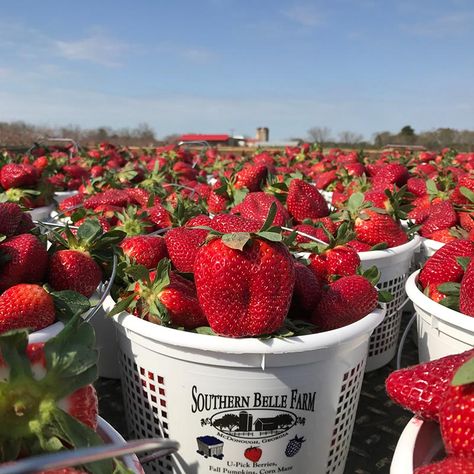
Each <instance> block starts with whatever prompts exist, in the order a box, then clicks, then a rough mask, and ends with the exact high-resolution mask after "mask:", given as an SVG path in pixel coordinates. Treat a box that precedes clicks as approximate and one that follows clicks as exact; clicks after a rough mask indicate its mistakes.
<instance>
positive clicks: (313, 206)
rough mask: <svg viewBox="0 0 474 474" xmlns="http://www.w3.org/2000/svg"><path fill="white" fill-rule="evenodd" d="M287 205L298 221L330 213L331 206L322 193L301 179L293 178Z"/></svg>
mask: <svg viewBox="0 0 474 474" xmlns="http://www.w3.org/2000/svg"><path fill="white" fill-rule="evenodd" d="M286 207H287V209H288V212H289V213H290V214H291V216H292V217H293V218H294V219H295V220H296V221H298V222H302V221H303V220H305V219H318V218H320V217H325V216H327V215H329V208H328V205H327V203H326V201H325V199H324V197H323V196H322V195H321V193H320V192H319V191H318V190H317V189H316V188H315V187H314V186H312V185H311V184H308V183H306V182H305V181H303V180H301V179H293V180H292V181H291V183H290V187H289V189H288V197H287V200H286Z"/></svg>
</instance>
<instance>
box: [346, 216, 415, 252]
mask: <svg viewBox="0 0 474 474" xmlns="http://www.w3.org/2000/svg"><path fill="white" fill-rule="evenodd" d="M354 228H355V233H356V237H357V240H360V241H362V242H365V243H367V244H369V245H377V244H380V243H383V242H385V243H386V244H387V245H388V247H397V246H398V245H402V244H404V243H406V242H408V237H407V235H406V233H405V231H404V230H403V228H402V226H401V225H400V224H399V223H398V222H397V221H395V220H394V219H393V218H392V217H391V216H389V215H388V214H381V213H378V212H375V211H372V210H370V209H365V210H364V211H363V212H362V214H361V216H360V217H358V218H357V219H356V220H355V226H354Z"/></svg>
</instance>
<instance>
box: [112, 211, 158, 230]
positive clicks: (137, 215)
mask: <svg viewBox="0 0 474 474" xmlns="http://www.w3.org/2000/svg"><path fill="white" fill-rule="evenodd" d="M160 207H161V206H160ZM116 217H117V219H118V220H117V229H119V230H121V231H123V232H125V233H126V234H127V236H129V237H130V236H134V235H142V234H147V233H149V232H153V231H154V230H155V225H154V223H153V221H152V218H151V217H150V214H149V212H148V209H145V210H142V209H138V208H136V207H132V206H129V207H127V209H125V210H123V211H122V212H119V213H117V214H116Z"/></svg>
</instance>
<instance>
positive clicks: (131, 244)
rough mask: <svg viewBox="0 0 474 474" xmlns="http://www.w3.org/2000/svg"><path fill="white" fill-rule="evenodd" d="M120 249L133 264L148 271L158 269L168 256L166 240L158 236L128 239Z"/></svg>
mask: <svg viewBox="0 0 474 474" xmlns="http://www.w3.org/2000/svg"><path fill="white" fill-rule="evenodd" d="M120 247H121V248H122V250H123V252H124V254H125V255H127V256H128V257H129V258H130V261H131V262H132V263H134V264H138V265H143V266H145V267H146V268H148V269H152V268H156V266H157V265H158V262H159V261H160V260H161V259H162V258H165V257H167V256H168V253H167V250H166V244H165V240H164V239H163V237H159V236H157V235H156V236H155V235H136V236H133V237H127V238H126V239H124V240H123V241H122V243H121V244H120Z"/></svg>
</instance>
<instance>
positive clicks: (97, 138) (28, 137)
mask: <svg viewBox="0 0 474 474" xmlns="http://www.w3.org/2000/svg"><path fill="white" fill-rule="evenodd" d="M46 137H49V138H52V137H56V138H71V139H73V140H75V141H76V142H77V143H79V144H80V145H83V146H88V145H96V144H98V143H102V142H109V143H113V144H116V145H123V146H132V145H133V146H143V147H145V146H156V145H157V144H159V143H160V141H159V140H157V138H156V137H155V132H154V131H153V129H152V128H151V127H150V126H149V125H148V124H146V123H142V124H139V125H138V126H137V127H135V128H120V129H113V128H111V127H98V128H91V129H83V128H81V127H79V126H77V125H69V126H66V127H45V126H38V125H32V124H28V123H25V122H21V121H18V122H0V146H18V147H24V146H26V147H27V146H31V145H33V143H35V142H37V141H39V140H41V139H42V138H46Z"/></svg>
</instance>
